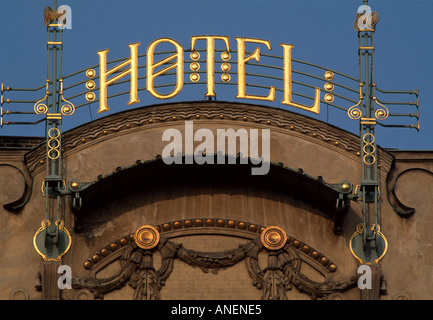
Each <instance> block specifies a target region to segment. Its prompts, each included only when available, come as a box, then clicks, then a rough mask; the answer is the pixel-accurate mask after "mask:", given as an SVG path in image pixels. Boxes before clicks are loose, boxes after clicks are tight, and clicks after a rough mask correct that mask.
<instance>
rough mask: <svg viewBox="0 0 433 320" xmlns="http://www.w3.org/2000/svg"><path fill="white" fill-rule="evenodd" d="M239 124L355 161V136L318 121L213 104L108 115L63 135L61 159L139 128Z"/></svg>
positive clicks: (35, 156)
mask: <svg viewBox="0 0 433 320" xmlns="http://www.w3.org/2000/svg"><path fill="white" fill-rule="evenodd" d="M203 119H206V120H211V121H212V120H217V121H227V120H228V121H239V122H241V123H242V126H248V124H251V123H253V124H255V125H265V126H266V125H267V126H270V127H271V128H279V129H281V130H287V131H288V132H292V133H291V134H293V135H299V136H302V137H304V138H305V139H314V140H315V141H317V142H318V143H322V144H324V145H326V146H329V147H332V148H337V149H338V150H339V151H340V150H341V152H342V153H347V154H349V155H350V156H351V157H353V158H359V146H360V141H359V137H358V136H357V135H354V134H352V133H350V132H347V131H345V130H342V129H340V128H338V127H335V126H333V125H330V124H328V123H325V122H323V121H320V120H316V119H313V118H310V117H307V116H304V115H301V114H297V113H294V112H291V111H287V110H283V109H277V108H274V107H269V106H262V105H255V104H245V103H235V102H217V101H194V102H178V103H168V104H159V105H150V106H145V107H140V108H137V109H132V110H126V111H123V112H119V113H116V114H112V115H109V116H106V117H103V118H100V119H97V120H94V121H91V122H88V123H86V124H84V125H81V126H79V127H76V128H74V129H72V130H69V131H67V132H65V133H64V134H63V136H62V149H63V156H64V157H65V156H66V157H67V156H68V154H70V153H73V152H78V151H79V150H82V149H83V148H87V147H88V146H90V145H92V144H93V143H98V142H101V141H103V140H105V139H109V138H111V137H113V136H116V135H121V134H126V133H129V131H131V130H134V128H135V129H137V128H138V127H142V126H161V125H168V123H170V124H172V123H171V122H173V121H179V120H181V121H182V120H203ZM45 152H46V151H45V147H44V146H43V145H41V146H39V147H37V148H35V149H33V150H32V151H30V152H28V153H27V154H26V157H25V159H26V163H27V165H28V167H29V170H30V172H31V173H32V174H33V175H34V174H37V173H38V172H40V171H41V170H43V169H44V160H45ZM378 160H379V161H380V163H381V165H382V166H383V167H384V169H385V170H386V171H388V170H389V168H390V166H391V163H392V160H393V156H392V155H391V154H389V153H388V152H386V151H385V150H384V149H382V148H379V159H378Z"/></svg>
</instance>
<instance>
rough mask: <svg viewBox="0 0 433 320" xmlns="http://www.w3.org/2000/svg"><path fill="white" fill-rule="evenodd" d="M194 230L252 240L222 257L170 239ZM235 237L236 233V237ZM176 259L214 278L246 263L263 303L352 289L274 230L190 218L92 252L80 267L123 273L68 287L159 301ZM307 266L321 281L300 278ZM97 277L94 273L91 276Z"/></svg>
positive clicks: (326, 263) (332, 268) (310, 251)
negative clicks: (128, 291)
mask: <svg viewBox="0 0 433 320" xmlns="http://www.w3.org/2000/svg"><path fill="white" fill-rule="evenodd" d="M194 228H199V229H200V230H202V229H207V233H208V234H209V232H210V233H212V230H216V231H218V232H217V233H216V234H220V235H221V231H222V230H221V229H225V230H224V231H225V232H224V233H223V234H227V235H228V236H229V235H231V233H233V232H239V231H240V230H242V231H241V232H242V234H245V235H248V238H249V239H250V240H249V241H248V242H246V243H245V244H241V245H239V246H238V247H237V248H234V249H231V250H225V251H221V252H201V251H196V250H193V249H188V248H185V247H184V246H183V245H182V244H181V243H176V242H174V241H172V240H171V239H170V232H172V233H173V232H174V231H175V232H186V231H190V230H192V229H194ZM238 235H239V234H238ZM157 252H158V253H159V254H160V256H161V264H160V267H159V269H155V266H154V262H153V256H154V254H155V253H157ZM260 253H265V254H267V262H266V266H265V267H262V266H261V265H260V263H259V258H258V256H259V254H260ZM176 259H178V260H180V261H182V262H185V263H187V264H188V265H190V266H192V267H198V268H199V269H201V270H202V271H203V272H209V271H211V272H214V273H217V272H219V271H220V270H224V269H227V268H230V267H232V266H234V265H236V264H238V263H240V262H242V261H243V262H244V263H245V266H246V272H247V273H248V275H249V277H250V278H251V280H252V284H253V286H255V287H256V288H257V289H258V290H260V291H261V299H265V300H283V299H288V296H287V291H289V290H292V289H293V287H295V288H296V289H297V290H298V291H299V292H302V293H305V294H306V295H308V296H310V298H311V299H327V298H328V296H330V295H331V297H332V294H334V293H337V292H339V293H342V292H344V291H346V290H349V289H350V288H352V287H354V286H356V281H357V277H356V276H354V277H352V278H350V279H348V280H345V281H341V282H335V281H332V280H329V275H331V274H334V273H335V272H336V271H337V266H336V265H335V264H334V263H333V262H332V261H330V260H329V259H328V258H327V257H326V256H325V255H323V254H321V253H320V252H318V251H316V250H315V249H314V248H311V247H310V246H308V245H307V244H305V243H303V242H301V241H299V240H297V239H294V238H292V237H290V236H287V234H286V233H285V231H284V230H283V229H282V228H280V227H277V226H270V227H267V228H264V227H261V226H258V225H255V224H250V223H247V222H239V221H235V220H229V219H188V220H182V221H175V222H170V223H164V224H161V225H157V226H149V225H145V226H142V227H140V228H138V229H137V230H136V232H134V233H133V234H130V235H128V236H126V237H123V238H122V239H119V240H118V241H115V242H113V243H111V244H108V245H107V246H106V247H105V248H103V249H101V250H100V251H99V252H97V253H95V254H94V255H92V257H90V258H89V259H88V260H87V261H86V262H85V263H84V268H86V269H87V270H89V271H93V272H95V271H97V270H100V269H102V268H104V267H105V266H107V265H109V264H111V263H113V262H114V261H119V262H120V265H121V270H120V272H118V273H117V274H115V275H113V276H110V277H108V278H103V279H100V278H96V276H94V277H90V278H80V277H74V278H73V281H72V286H73V288H74V289H76V290H82V289H87V290H88V291H89V292H91V294H92V295H94V297H95V298H96V299H103V298H104V295H105V294H107V293H109V292H111V291H113V290H116V289H119V288H122V287H124V286H125V285H127V284H128V285H129V286H131V287H132V288H133V289H134V294H133V297H131V298H133V299H136V300H158V299H161V291H162V290H163V287H164V285H165V284H166V282H167V281H168V279H169V277H170V275H171V274H172V271H173V269H174V261H175V260H176ZM304 263H307V264H308V265H309V266H310V267H312V268H313V269H314V270H315V271H317V272H318V273H320V274H322V275H323V276H324V278H325V281H324V282H317V281H314V280H312V279H310V278H309V277H308V276H307V275H305V274H303V272H302V269H301V266H302V265H303V264H304ZM95 274H96V272H95Z"/></svg>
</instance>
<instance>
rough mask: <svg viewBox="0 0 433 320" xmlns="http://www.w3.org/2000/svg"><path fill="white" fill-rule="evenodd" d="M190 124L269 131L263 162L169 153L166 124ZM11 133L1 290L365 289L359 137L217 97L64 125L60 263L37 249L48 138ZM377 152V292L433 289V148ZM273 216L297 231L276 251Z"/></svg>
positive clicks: (271, 294) (195, 294) (306, 293)
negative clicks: (264, 165) (62, 285)
mask: <svg viewBox="0 0 433 320" xmlns="http://www.w3.org/2000/svg"><path fill="white" fill-rule="evenodd" d="M187 120H189V121H193V123H194V129H197V130H198V129H200V128H207V129H210V130H211V131H212V132H214V133H215V134H216V132H217V129H228V128H233V129H234V130H238V129H240V128H244V129H247V130H250V129H258V132H262V131H261V130H263V129H270V162H271V164H270V171H269V173H268V174H267V175H264V176H252V175H251V174H250V168H251V166H250V165H248V164H203V165H198V164H191V165H189V164H182V165H178V164H172V165H167V164H165V163H164V162H163V161H162V160H161V158H160V155H161V153H162V150H163V149H164V147H165V146H166V145H167V143H168V142H166V141H162V135H163V132H164V130H166V129H170V128H175V129H178V130H179V131H181V132H183V131H184V126H185V121H187ZM1 139H2V145H1V146H0V164H1V165H0V177H1V179H0V190H1V191H0V199H1V202H2V205H3V206H2V207H1V208H0V211H1V212H0V260H1V272H0V298H1V299H19V298H26V299H46V298H61V299H88V298H90V299H101V298H103V299H107V300H108V299H134V298H135V299H187V300H192V299H211V300H212V299H220V300H224V299H277V298H278V299H352V300H357V299H361V298H365V296H363V295H362V294H361V290H360V289H359V288H358V287H357V278H358V276H357V268H358V266H359V262H358V261H357V260H356V259H355V258H354V256H353V255H352V253H351V251H350V248H349V241H350V239H351V237H352V235H353V234H354V232H355V231H356V226H357V225H358V224H359V223H360V222H361V221H362V216H361V204H360V201H357V200H356V199H353V198H351V197H350V195H353V193H354V190H355V187H356V186H357V185H359V184H360V182H361V171H360V170H361V169H360V168H361V159H360V156H359V148H360V141H359V137H358V136H356V135H353V134H351V133H349V132H346V131H344V130H341V129H339V128H337V127H334V126H332V125H329V124H327V123H323V122H320V121H317V120H314V119H312V118H309V117H306V116H302V115H299V114H296V113H292V112H289V111H285V110H282V109H275V108H270V107H265V106H260V105H250V104H242V103H225V102H211V101H207V102H191V103H189V102H184V103H171V104H162V105H154V106H147V107H141V108H137V109H133V110H128V111H124V112H121V113H117V114H114V115H111V116H107V117H104V118H101V119H99V120H96V121H92V122H90V123H87V124H85V125H82V126H80V127H77V128H75V129H73V130H70V131H68V132H65V133H64V134H63V135H62V148H63V150H62V152H63V153H62V157H63V158H62V160H63V162H62V163H63V172H64V176H65V179H66V181H65V186H68V187H67V188H68V189H69V190H70V191H71V193H70V194H69V195H68V196H65V197H64V201H63V204H62V205H63V212H64V221H65V227H66V228H67V230H68V231H69V233H70V235H71V240H72V241H71V247H70V248H69V250H68V251H67V252H66V254H65V255H64V256H63V257H62V260H61V261H60V262H53V263H51V264H52V265H53V266H51V267H47V264H50V263H47V262H43V261H42V259H41V256H40V255H39V254H38V253H37V252H36V250H35V247H34V246H33V237H34V236H35V233H36V231H37V230H38V228H39V227H40V226H41V221H42V220H43V219H44V212H45V205H46V196H44V195H43V193H42V190H41V186H42V185H43V181H44V179H45V174H46V172H45V169H46V166H45V161H46V157H45V155H46V145H45V144H44V143H43V140H44V139H43V138H17V137H15V138H6V137H4V138H1ZM198 144H199V142H197V141H196V142H195V146H197V145H198ZM184 156H188V155H187V154H185V155H184ZM234 157H235V158H236V156H234ZM378 163H379V184H380V190H381V197H380V212H381V221H380V230H381V232H382V233H383V234H384V236H385V237H386V239H387V242H388V248H387V251H386V254H385V256H384V257H383V258H382V259H381V260H380V262H379V264H378V265H379V278H380V279H379V280H378V281H379V282H378V285H376V286H375V287H374V289H372V290H375V291H376V292H377V296H376V297H379V299H383V300H388V299H433V294H432V292H431V290H430V288H429V285H427V284H431V283H433V260H432V253H433V252H432V250H433V249H432V245H433V236H432V233H431V227H432V223H433V222H432V219H431V217H430V216H431V212H430V208H431V200H430V195H431V192H432V188H433V176H432V165H433V154H432V153H431V152H427V151H426V152H415V151H398V150H384V149H379V150H378ZM71 181H77V182H79V185H77V186H76V187H75V188H74V187H71V186H70V184H69V183H70V182H71ZM343 182H346V183H348V184H349V185H350V188H349V189H348V190H341V184H342V183H343ZM340 195H341V196H343V197H344V199H345V201H346V203H347V204H348V207H347V208H346V209H345V210H342V211H338V210H336V209H335V205H336V201H337V199H338V198H339V196H340ZM74 197H75V198H76V199H78V198H79V199H80V201H81V202H80V204H81V206H79V208H78V206H77V205H76V203H75V204H73V199H74ZM77 208H78V209H77ZM144 225H146V226H152V227H153V228H154V229H152V230H156V232H157V234H158V237H159V239H158V241H159V242H158V243H157V245H156V246H155V247H153V248H151V249H148V250H147V249H142V248H139V247H137V243H136V239H137V237H136V236H137V235H136V234H135V233H136V231H137V230H138V229H140V227H141V226H144ZM272 226H274V227H276V229H275V230H283V233H280V234H279V235H280V236H281V234H284V233H285V234H286V235H287V239H284V240H285V241H286V242H285V246H284V247H283V248H282V249H275V250H274V249H273V248H272V243H271V244H270V245H271V248H268V247H267V246H266V245H265V244H266V239H265V240H263V236H262V234H263V232H264V231H265V230H266V231H269V230H271V231H272V229H269V227H272ZM275 230H274V231H275ZM134 235H135V237H134ZM265 238H266V237H265ZM269 239H271V238H269ZM271 240H272V239H271ZM61 264H63V265H68V266H70V267H71V270H72V274H73V281H72V286H73V288H72V289H64V290H59V289H58V288H57V286H56V281H57V278H58V277H59V274H58V273H57V272H56V271H57V269H56V268H57V267H58V266H59V265H61ZM50 268H51V269H50Z"/></svg>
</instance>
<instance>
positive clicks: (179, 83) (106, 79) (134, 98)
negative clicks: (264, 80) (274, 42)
mask: <svg viewBox="0 0 433 320" xmlns="http://www.w3.org/2000/svg"><path fill="white" fill-rule="evenodd" d="M235 40H236V43H237V50H236V52H237V62H236V65H237V80H238V81H237V95H236V98H238V99H252V100H262V101H263V100H264V101H272V102H274V101H275V90H276V88H275V86H269V87H268V88H267V93H266V94H264V95H257V94H252V93H248V92H247V83H246V76H247V70H248V63H249V62H250V61H255V62H257V63H259V62H260V57H261V50H263V49H264V50H272V47H271V43H270V42H269V41H268V40H262V39H255V38H241V37H236V38H235ZM199 42H204V44H205V47H206V49H205V56H206V60H205V62H206V93H205V96H206V97H215V96H216V93H215V83H216V81H215V65H216V53H217V50H216V48H215V47H216V45H217V44H218V45H219V44H222V45H223V48H224V49H223V51H222V53H221V59H222V60H223V63H222V64H221V70H222V71H229V70H230V69H231V65H230V62H229V60H230V59H231V56H232V55H231V53H233V51H232V50H231V48H230V43H229V37H226V36H211V35H205V36H192V37H191V43H190V48H191V49H189V50H188V51H189V52H190V58H191V60H192V62H191V64H190V69H191V70H192V71H193V73H191V76H190V80H191V81H192V82H197V81H198V80H199V79H200V76H199V74H198V73H197V72H194V71H198V70H199V69H200V64H199V63H198V62H197V61H198V60H199V59H200V53H199V51H197V50H196V47H197V43H199ZM140 45H141V44H140V42H136V43H132V44H129V51H130V57H129V58H128V59H126V60H124V61H123V62H121V63H119V64H118V65H116V66H114V67H112V68H110V69H109V68H108V66H107V64H108V62H107V56H108V52H109V49H105V50H101V51H98V56H99V109H98V113H101V112H105V111H108V110H110V107H109V106H108V104H107V99H108V98H107V97H108V93H107V92H108V90H109V87H110V85H112V84H114V83H115V82H117V81H119V80H120V79H122V78H124V77H126V76H129V79H130V80H129V82H130V90H129V102H128V104H129V105H131V104H136V103H139V102H140V99H139V97H138V91H139V86H138V80H139V74H140V71H139V64H138V58H139V50H140ZM163 45H165V46H166V45H170V46H172V47H173V49H174V51H173V53H172V54H170V55H168V56H166V57H165V58H163V59H159V60H158V59H157V55H156V52H155V50H156V49H157V48H158V47H159V46H163ZM247 45H253V46H254V47H255V49H254V51H253V52H252V53H248V52H247V51H246V46H247ZM280 45H281V47H282V48H283V57H282V65H281V67H280V70H281V69H282V74H281V76H282V80H283V89H282V92H283V99H282V100H281V103H282V104H283V105H287V106H291V107H294V108H299V109H302V110H307V111H310V112H313V113H316V114H319V113H320V89H319V88H317V87H316V88H315V94H314V102H313V103H312V104H311V105H304V104H301V103H298V102H295V101H293V98H292V50H293V45H291V44H285V43H281V44H280ZM185 54H186V51H185V49H184V47H183V46H182V45H180V44H179V43H178V42H177V41H175V40H173V39H170V38H160V39H157V40H155V41H153V42H152V43H150V44H149V46H148V47H147V51H146V54H145V56H146V71H145V74H144V75H145V77H146V90H147V91H148V92H149V93H150V94H151V95H152V96H153V97H155V98H157V99H170V98H173V97H175V96H176V95H178V94H179V93H180V92H181V90H182V88H183V86H184V73H185V71H184V68H185V66H184V65H185V58H184V57H185ZM173 71H175V74H176V83H175V84H174V88H173V90H172V91H171V92H169V93H161V92H158V90H157V89H156V87H155V80H156V79H157V78H158V77H160V76H162V75H165V74H167V73H168V72H173ZM86 75H87V77H88V78H89V79H90V80H89V81H88V82H87V84H86V87H87V88H88V89H91V88H96V83H95V82H94V81H93V80H91V78H93V77H95V76H96V72H95V70H93V69H89V70H87V72H86ZM230 79H231V76H230V75H229V74H228V73H223V74H222V75H221V80H222V81H224V82H228V81H230ZM86 98H87V100H88V101H93V100H95V99H96V96H95V94H94V93H93V92H89V93H88V94H87V95H86Z"/></svg>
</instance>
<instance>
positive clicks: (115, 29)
mask: <svg viewBox="0 0 433 320" xmlns="http://www.w3.org/2000/svg"><path fill="white" fill-rule="evenodd" d="M362 4H363V1H361V0H284V1H283V0H266V1H256V0H248V1H247V0H236V1H233V0H231V1H225V0H220V1H213V0H184V1H179V0H158V1H142V0H127V1H120V0H92V1H84V0H69V1H68V0H64V1H62V0H59V1H58V5H68V6H70V7H71V9H72V29H70V30H65V31H64V33H63V42H64V49H63V74H64V75H67V74H70V73H72V72H75V71H77V70H80V69H84V68H87V67H90V66H93V65H96V64H98V55H97V51H98V50H103V49H107V48H108V49H110V52H109V60H111V59H116V58H122V57H127V56H128V55H129V49H128V44H130V43H133V42H137V41H139V42H141V46H140V49H139V50H140V52H139V53H140V54H142V53H145V51H146V48H147V46H148V45H149V44H150V43H151V42H152V41H153V40H155V39H157V38H162V37H164V38H165V37H168V38H172V39H174V40H176V41H177V42H179V43H180V44H181V45H182V46H183V47H184V48H185V49H187V48H189V47H190V41H191V40H190V39H191V36H193V35H224V36H228V37H229V38H230V44H231V46H233V47H235V46H236V41H235V37H248V38H258V39H266V40H269V41H270V43H271V45H272V49H273V50H272V52H270V53H273V54H276V55H281V47H280V43H288V44H293V45H294V49H293V52H292V56H293V59H298V60H303V61H308V62H311V63H314V64H318V65H321V66H324V67H327V68H330V69H334V70H338V71H340V72H342V73H345V74H348V75H350V76H353V77H356V78H357V77H358V52H357V50H358V49H357V47H358V43H357V33H356V32H355V31H354V29H353V27H352V25H353V21H354V19H355V15H356V11H357V9H358V7H359V6H360V5H362ZM369 5H370V6H371V8H372V10H373V11H376V12H378V13H379V17H380V20H379V23H378V25H377V28H376V32H375V47H376V50H375V80H376V83H377V86H378V87H379V88H381V89H384V90H416V89H417V88H419V90H420V108H419V111H420V126H421V129H420V132H417V131H416V130H414V129H406V128H404V129H403V128H378V132H377V143H378V144H379V145H380V146H382V147H385V148H397V149H403V150H405V149H409V150H432V149H433V148H432V137H433V90H432V89H433V88H432V84H433V83H432V76H431V75H432V71H433V59H432V58H433V19H431V14H432V13H433V0H410V1H400V0H370V1H369ZM46 6H53V1H52V0H47V1H42V0H37V1H35V0H19V1H2V2H1V6H0V30H2V36H1V40H2V41H1V47H0V48H1V50H0V58H1V59H0V82H1V83H4V85H5V86H10V87H13V88H14V87H15V88H16V87H25V88H35V87H39V86H41V85H43V84H44V82H45V79H46V73H47V50H46V41H47V32H46V28H45V26H44V25H43V23H42V21H43V9H44V8H45V7H46ZM261 50H262V52H264V53H266V49H265V48H264V47H262V48H261ZM186 68H187V66H186V67H185V69H186ZM294 80H296V79H294ZM65 84H66V83H65ZM230 90H231V91H230ZM230 90H225V91H227V94H225V95H223V96H221V97H220V96H218V98H219V100H227V101H237V102H249V103H256V104H258V103H260V102H259V101H252V100H250V101H239V100H238V99H236V98H235V96H236V90H235V88H232V89H230ZM190 91H191V90H190ZM190 91H188V90H185V92H182V95H179V97H178V99H179V100H185V101H189V100H202V98H203V95H202V94H201V93H200V94H199V95H197V94H194V93H190ZM225 91H224V92H225ZM322 91H323V90H322ZM217 92H218V89H217ZM322 94H323V93H322ZM355 96H356V95H355ZM19 97H20V96H19V95H18V94H17V93H16V92H14V93H13V95H12V94H9V93H8V92H6V93H5V99H6V98H11V99H19ZM25 97H26V98H28V99H33V100H34V99H39V98H42V97H40V96H39V95H37V94H36V95H35V93H31V94H28V95H26V96H25ZM378 97H379V99H381V98H383V100H384V101H387V98H386V97H382V96H381V95H380V94H378ZM140 100H141V103H140V105H135V106H133V107H139V106H141V105H148V104H156V103H163V102H164V101H160V100H159V101H158V100H157V99H155V98H153V97H150V96H149V94H147V95H146V94H145V93H140ZM276 100H277V101H280V100H279V99H276ZM404 100H406V99H404ZM410 100H413V101H414V100H415V98H414V96H412V97H411V98H410ZM81 102H84V101H81ZM126 102H127V98H122V100H120V102H119V104H116V105H114V106H113V108H112V109H113V110H112V111H111V112H110V113H114V112H119V111H123V110H125V109H127V108H128V106H127V103H126ZM74 103H79V101H76V102H75V101H74ZM122 103H123V104H122ZM277 104H278V103H277ZM277 104H276V107H281V105H279V106H278V105H277ZM3 107H4V109H5V110H13V109H14V108H16V107H18V106H14V105H11V104H5V105H4V106H3ZM19 107H20V108H21V109H22V108H23V106H22V105H20V106H19ZM349 107H350V106H349ZM28 108H29V110H31V109H32V108H33V106H32V105H29V106H28ZM97 108H98V107H97V106H96V104H95V105H91V110H90V111H89V110H88V109H86V110H83V111H82V112H81V113H80V112H77V113H76V114H75V115H74V116H72V117H75V119H72V117H70V118H64V129H65V130H67V129H69V128H72V127H73V126H75V125H77V124H78V122H77V121H78V119H80V120H79V121H80V122H81V123H83V122H87V121H90V120H91V119H95V118H96V117H98V116H99V115H97V114H96V110H97ZM391 108H392V109H391ZM394 108H396V109H394ZM289 110H290V111H295V112H297V111H298V110H296V109H293V108H292V109H290V108H289ZM415 110H416V109H415V108H407V107H406V109H405V108H404V107H401V106H397V107H390V111H391V112H397V113H410V112H413V113H414V112H415ZM107 115H108V114H107ZM307 115H308V114H307ZM324 117H326V118H324ZM319 119H320V120H325V119H327V120H328V121H329V122H330V123H331V124H333V125H335V126H338V127H341V128H343V129H345V130H349V131H351V132H354V133H356V134H357V128H358V122H357V121H354V120H351V119H349V118H348V117H347V115H346V114H344V113H342V112H341V111H334V110H329V114H326V113H325V108H324V107H323V106H322V114H321V117H319ZM5 120H10V121H14V120H15V121H19V119H17V118H14V119H12V117H10V118H8V119H5ZM404 122H405V123H407V124H410V123H412V124H414V123H416V120H415V119H409V118H405V120H404ZM0 135H24V136H26V135H28V136H35V135H40V136H43V135H44V127H43V125H42V126H41V125H39V126H38V127H34V126H4V127H3V128H2V129H0Z"/></svg>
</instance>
